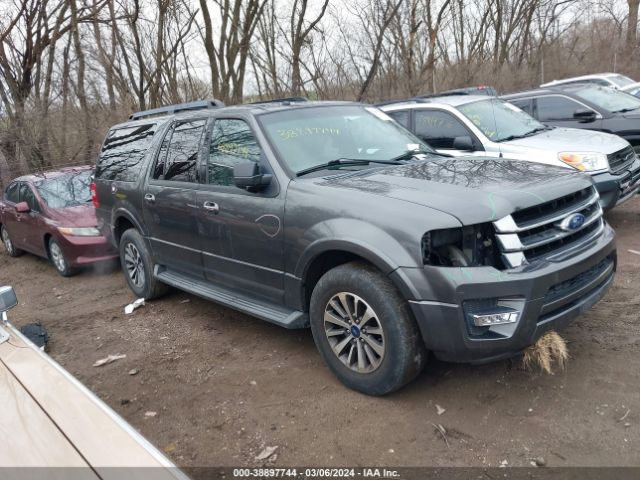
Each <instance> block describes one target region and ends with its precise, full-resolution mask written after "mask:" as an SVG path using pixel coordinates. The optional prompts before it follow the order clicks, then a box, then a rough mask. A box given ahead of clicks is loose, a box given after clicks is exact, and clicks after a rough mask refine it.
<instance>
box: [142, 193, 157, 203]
mask: <svg viewBox="0 0 640 480" xmlns="http://www.w3.org/2000/svg"><path fill="white" fill-rule="evenodd" d="M144 199H145V200H146V201H147V202H149V203H153V202H155V201H156V196H155V195H154V194H153V193H147V194H146V195H145V196H144Z"/></svg>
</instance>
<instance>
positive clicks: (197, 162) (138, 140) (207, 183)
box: [93, 101, 616, 394]
mask: <svg viewBox="0 0 640 480" xmlns="http://www.w3.org/2000/svg"><path fill="white" fill-rule="evenodd" d="M93 192H94V201H95V205H96V208H97V215H98V218H99V220H100V226H101V228H102V229H103V230H104V231H105V232H107V233H108V235H109V236H110V237H111V238H112V240H113V242H114V244H115V245H116V246H117V247H118V248H119V251H120V256H121V262H122V266H123V268H124V272H125V277H126V279H127V282H128V283H129V286H130V288H131V289H132V290H133V292H134V293H135V294H136V295H138V296H140V297H145V298H148V299H150V298H155V297H157V296H159V295H161V294H162V293H163V292H164V291H165V289H166V286H167V285H170V286H174V287H177V288H180V289H182V290H185V291H188V292H192V293H194V294H196V295H199V296H202V297H204V298H208V299H211V300H213V301H216V302H218V303H221V304H223V305H227V306H229V307H232V308H235V309H238V310H240V311H243V312H246V313H248V314H250V315H253V316H256V317H258V318H261V319H264V320H267V321H269V322H272V323H275V324H278V325H281V326H284V327H286V328H301V327H309V326H310V327H311V330H312V333H313V338H314V340H315V342H316V345H317V347H318V349H319V351H320V353H321V355H322V357H323V359H324V360H325V361H326V363H327V364H328V365H329V367H330V368H331V370H332V371H333V372H334V373H335V374H336V375H337V376H338V377H339V378H340V380H341V381H342V382H344V383H345V384H346V385H348V386H350V387H352V388H354V389H357V390H359V391H362V392H365V393H368V394H384V393H387V392H390V391H393V390H395V389H397V388H399V387H401V386H402V385H404V384H405V383H407V382H408V381H410V380H411V379H412V378H414V377H415V376H416V375H417V374H418V373H419V372H420V370H421V368H422V366H423V365H424V362H425V360H426V351H427V350H430V351H432V352H434V353H435V354H436V355H437V356H438V357H440V358H443V359H448V360H453V361H462V362H480V361H488V360H494V359H499V358H506V357H509V356H512V355H515V354H518V353H519V352H521V351H522V350H523V349H524V348H526V347H527V346H529V345H531V344H532V343H533V342H535V340H536V339H537V338H538V337H539V336H540V335H542V334H543V333H544V332H545V331H547V330H549V329H557V328H560V327H562V326H564V325H566V324H567V323H568V322H569V321H570V320H571V319H573V318H575V317H576V316H577V315H579V314H580V313H581V312H583V311H584V310H585V309H587V308H589V307H590V306H592V305H593V304H594V303H596V302H597V301H598V300H599V299H600V298H601V297H602V295H603V294H604V293H605V291H606V290H607V288H608V287H609V285H610V284H611V282H612V280H613V276H614V272H615V264H616V255H615V253H616V252H615V241H614V233H613V231H612V229H611V228H610V227H609V226H608V225H607V224H606V222H605V221H604V220H603V218H602V209H601V208H600V206H599V204H598V194H597V192H596V191H595V189H594V187H593V185H592V183H591V180H590V178H589V177H588V176H587V175H584V174H581V173H578V172H575V173H574V172H573V171H570V170H567V169H561V168H553V167H547V166H542V165H537V164H534V163H531V162H528V163H527V162H513V161H506V160H497V159H490V158H478V157H475V158H455V159H454V158H448V157H444V156H442V155H439V154H437V153H436V152H435V151H434V150H432V149H431V148H430V147H429V146H427V145H426V144H424V143H422V142H421V141H420V140H419V139H418V138H416V137H415V136H413V135H412V134H411V133H410V132H408V131H407V130H405V129H404V128H402V127H400V126H399V125H398V124H397V123H396V122H394V121H393V120H392V119H391V118H390V117H388V116H387V115H386V114H385V113H383V112H382V111H380V110H378V109H377V108H374V107H370V106H366V105H361V104H357V103H346V102H298V101H283V102H271V103H266V104H254V105H243V106H236V107H221V106H220V105H219V104H217V103H216V102H205V103H201V104H196V105H193V104H186V105H176V106H170V107H167V108H164V109H159V110H154V111H150V112H140V113H138V114H134V115H133V116H132V117H131V119H130V121H128V122H125V123H123V124H120V125H116V126H114V127H113V128H112V129H111V130H110V131H109V133H108V135H107V138H106V140H105V141H104V144H103V146H102V150H101V154H100V158H99V160H98V164H97V167H96V174H95V185H94V186H93Z"/></svg>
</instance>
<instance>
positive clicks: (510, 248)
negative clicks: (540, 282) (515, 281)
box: [493, 187, 604, 268]
mask: <svg viewBox="0 0 640 480" xmlns="http://www.w3.org/2000/svg"><path fill="white" fill-rule="evenodd" d="M599 198H600V197H599V196H598V192H597V191H596V190H595V188H593V187H589V188H585V189H583V190H580V191H578V192H575V193H572V194H571V195H566V196H564V197H561V198H558V199H555V200H553V201H551V202H546V203H543V204H541V205H537V206H535V207H531V208H527V209H523V210H520V211H518V212H515V213H513V214H512V215H507V216H506V217H503V218H501V219H500V220H497V221H495V222H493V225H494V228H495V230H496V240H497V242H498V245H499V247H500V250H501V252H502V258H503V260H504V262H505V263H506V265H507V266H508V267H511V268H513V267H518V266H520V265H524V264H526V263H531V262H532V261H535V260H537V259H540V258H549V259H555V258H559V257H561V256H563V255H566V254H569V253H570V252H571V251H573V250H574V249H576V248H578V247H580V246H582V245H584V244H585V243H587V242H589V241H591V240H593V239H594V238H596V237H597V236H598V235H600V233H601V232H602V230H603V228H604V221H603V220H602V208H600V203H599V202H598V200H599ZM577 213H579V214H582V215H583V218H584V221H583V223H582V224H580V225H579V226H578V227H575V228H572V229H570V228H569V227H568V226H567V225H563V224H562V223H563V220H566V219H568V218H569V217H570V216H572V215H574V214H577Z"/></svg>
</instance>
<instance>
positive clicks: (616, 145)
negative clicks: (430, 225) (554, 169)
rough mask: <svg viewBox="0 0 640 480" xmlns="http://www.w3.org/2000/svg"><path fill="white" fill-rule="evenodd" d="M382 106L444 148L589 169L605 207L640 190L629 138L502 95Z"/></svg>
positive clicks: (438, 98) (639, 162)
mask: <svg viewBox="0 0 640 480" xmlns="http://www.w3.org/2000/svg"><path fill="white" fill-rule="evenodd" d="M380 108H381V109H382V110H383V111H385V112H386V113H387V114H388V115H389V116H391V117H392V118H394V119H395V120H396V121H397V122H399V123H400V124H402V125H403V126H405V127H406V128H408V129H409V130H411V131H412V132H414V133H415V134H416V135H417V136H418V137H420V138H422V139H423V140H424V141H426V142H427V143H429V144H430V145H431V146H432V147H433V148H435V149H436V150H438V151H439V152H440V153H447V154H450V155H454V156H458V155H469V154H471V155H477V156H481V157H499V158H502V157H505V158H509V159H516V160H526V161H531V162H536V163H544V164H547V165H553V166H560V167H566V168H574V169H576V170H579V171H583V172H587V173H589V174H590V175H591V177H592V179H593V181H594V183H595V185H596V188H597V189H598V192H599V193H600V205H601V206H602V208H604V209H610V208H613V207H614V206H616V205H620V204H621V203H623V202H625V201H626V200H628V199H630V198H631V197H632V196H633V195H635V194H636V193H637V192H638V190H639V189H640V160H639V159H638V157H637V155H636V153H635V152H634V150H633V148H632V147H631V145H630V144H629V142H627V141H626V140H624V139H622V138H620V137H618V136H616V135H611V134H608V133H601V132H594V131H591V130H579V129H574V128H555V127H549V126H546V125H543V124H542V123H540V122H538V121H537V120H536V119H535V118H533V117H531V116H530V115H529V114H527V113H525V112H523V111H522V110H520V109H519V108H518V107H515V106H514V105H512V104H510V103H508V102H505V101H503V100H500V99H498V98H487V97H486V96H479V95H450V96H434V97H426V98H417V99H412V100H407V101H402V102H397V103H388V104H384V105H381V106H380Z"/></svg>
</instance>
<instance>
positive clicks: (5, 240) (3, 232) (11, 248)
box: [0, 225, 24, 257]
mask: <svg viewBox="0 0 640 480" xmlns="http://www.w3.org/2000/svg"><path fill="white" fill-rule="evenodd" d="M0 238H2V245H4V249H5V250H6V251H7V254H8V255H9V256H10V257H19V256H20V255H22V254H23V253H24V252H23V251H22V250H20V249H19V248H16V246H15V245H14V244H13V242H12V241H11V238H10V237H9V232H7V229H6V228H4V225H3V226H1V227H0Z"/></svg>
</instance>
